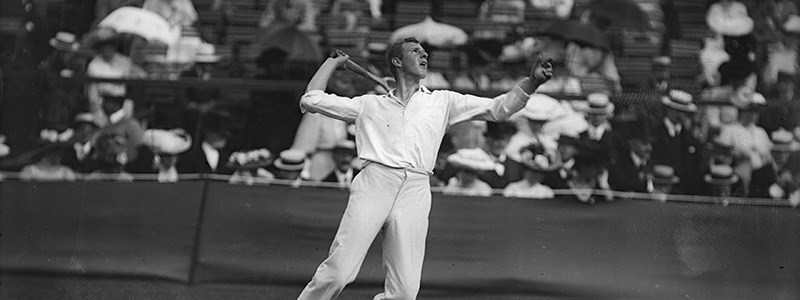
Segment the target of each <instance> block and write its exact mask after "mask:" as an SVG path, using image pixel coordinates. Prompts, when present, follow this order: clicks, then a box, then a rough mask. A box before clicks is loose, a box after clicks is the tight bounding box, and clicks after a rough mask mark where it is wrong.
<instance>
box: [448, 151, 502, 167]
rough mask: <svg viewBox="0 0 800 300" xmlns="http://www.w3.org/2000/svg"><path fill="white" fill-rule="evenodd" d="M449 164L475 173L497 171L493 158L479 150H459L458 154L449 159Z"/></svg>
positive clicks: (451, 155)
mask: <svg viewBox="0 0 800 300" xmlns="http://www.w3.org/2000/svg"><path fill="white" fill-rule="evenodd" d="M447 162H448V163H450V164H451V165H453V167H455V168H459V169H466V170H473V171H491V170H494V169H495V162H494V160H493V159H492V157H491V156H489V154H488V153H486V151H483V150H481V149H479V148H473V149H458V151H456V153H453V154H450V156H448V157H447Z"/></svg>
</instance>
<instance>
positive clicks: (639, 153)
mask: <svg viewBox="0 0 800 300" xmlns="http://www.w3.org/2000/svg"><path fill="white" fill-rule="evenodd" d="M626 125H628V126H627V130H626V131H625V133H626V134H625V138H624V142H625V145H626V147H622V149H624V150H621V151H619V152H618V154H617V157H616V159H615V163H614V165H612V167H611V171H610V172H609V183H610V184H611V187H612V188H613V189H614V190H616V191H626V192H640V193H645V192H649V191H650V188H652V187H651V186H649V185H648V183H650V181H649V180H648V179H649V176H648V175H649V174H651V173H652V172H651V170H652V167H653V166H652V154H653V137H652V136H651V135H650V133H649V132H648V129H647V127H646V126H645V123H644V122H638V121H637V122H631V123H630V124H626ZM652 171H653V172H654V170H652ZM660 171H663V170H660ZM670 171H671V172H674V170H673V169H672V168H671V167H670ZM662 175H663V174H662Z"/></svg>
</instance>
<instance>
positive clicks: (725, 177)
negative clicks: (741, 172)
mask: <svg viewBox="0 0 800 300" xmlns="http://www.w3.org/2000/svg"><path fill="white" fill-rule="evenodd" d="M703 181H705V182H706V183H708V184H712V185H731V184H734V183H737V182H739V176H737V175H736V173H734V172H733V168H731V166H728V165H712V166H711V168H710V169H709V170H708V173H707V174H706V175H705V176H703Z"/></svg>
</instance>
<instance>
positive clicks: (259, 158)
mask: <svg viewBox="0 0 800 300" xmlns="http://www.w3.org/2000/svg"><path fill="white" fill-rule="evenodd" d="M272 162H273V157H272V152H270V151H269V149H267V148H262V149H255V150H250V151H237V152H234V153H231V156H230V157H228V166H229V167H231V168H234V169H256V168H261V167H267V166H269V165H270V164H272Z"/></svg>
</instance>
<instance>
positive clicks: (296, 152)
mask: <svg viewBox="0 0 800 300" xmlns="http://www.w3.org/2000/svg"><path fill="white" fill-rule="evenodd" d="M305 163H306V153H305V151H303V150H300V149H287V150H283V151H281V153H280V154H279V155H278V158H277V159H275V162H273V164H272V165H273V166H275V168H276V169H278V170H283V171H298V172H299V171H302V170H303V166H304V165H305Z"/></svg>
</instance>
